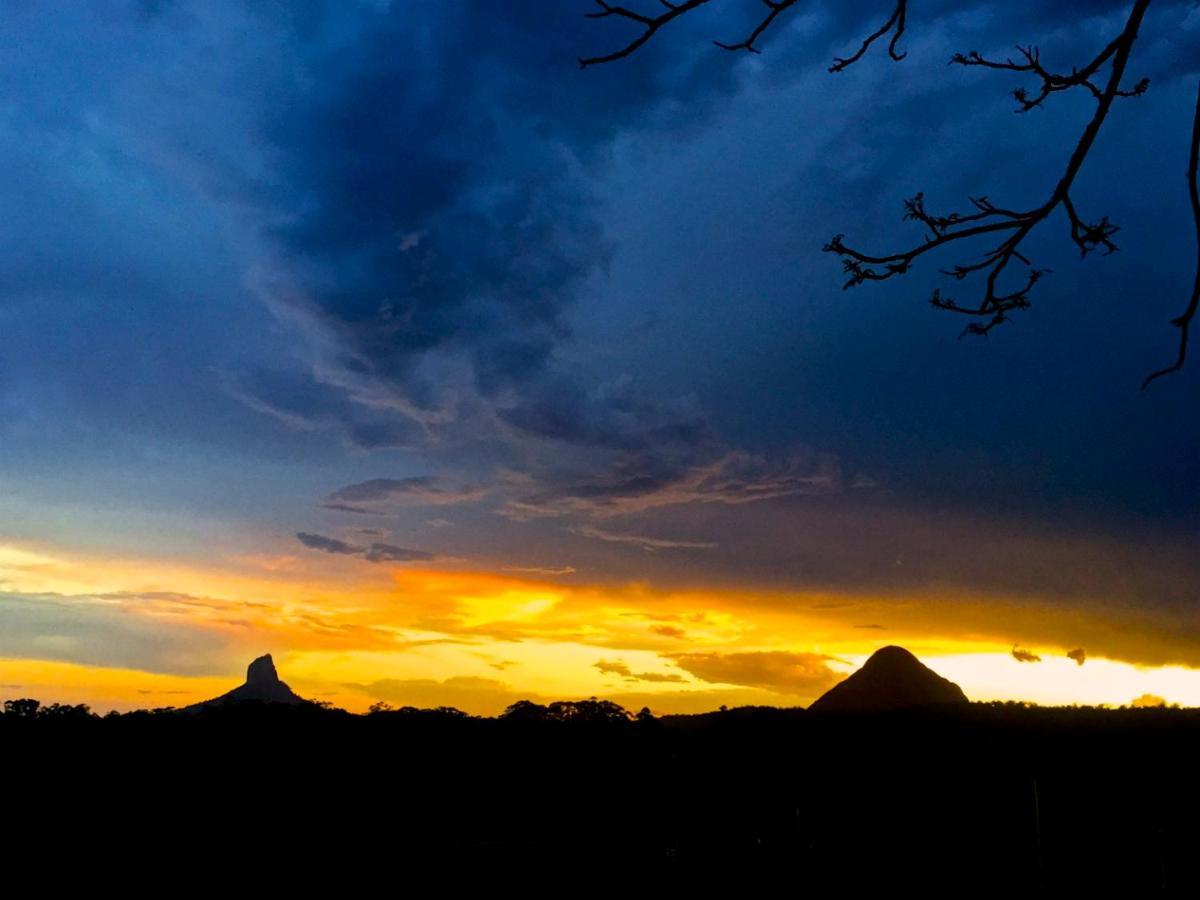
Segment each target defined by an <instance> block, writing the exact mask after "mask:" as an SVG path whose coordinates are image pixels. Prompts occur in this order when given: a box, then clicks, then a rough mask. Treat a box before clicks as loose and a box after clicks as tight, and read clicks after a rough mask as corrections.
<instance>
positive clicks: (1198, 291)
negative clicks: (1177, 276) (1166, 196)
mask: <svg viewBox="0 0 1200 900" xmlns="http://www.w3.org/2000/svg"><path fill="white" fill-rule="evenodd" d="M1198 166H1200V89H1198V90H1197V93H1196V115H1195V117H1194V118H1193V119H1192V155H1191V161H1190V162H1189V163H1188V174H1187V179H1188V192H1189V193H1190V194H1191V198H1192V218H1193V219H1194V221H1195V223H1196V282H1195V284H1194V285H1193V287H1192V299H1191V302H1189V303H1188V306H1187V309H1185V310H1184V311H1183V315H1181V316H1179V317H1178V318H1176V319H1173V320H1172V321H1171V324H1172V325H1174V326H1175V327H1176V328H1178V329H1179V355H1178V356H1177V357H1176V359H1175V362H1174V363H1173V364H1172V365H1169V366H1167V367H1166V368H1165V369H1160V370H1159V371H1157V372H1153V373H1151V374H1150V375H1149V376H1147V378H1146V380H1145V381H1143V382H1142V390H1143V391H1144V390H1145V389H1146V388H1147V387H1149V386H1150V384H1151V382H1153V381H1155V380H1156V379H1159V378H1162V377H1163V376H1164V375H1170V374H1172V373H1174V372H1178V371H1179V370H1180V369H1182V368H1183V364H1184V363H1185V362H1187V351H1188V331H1189V330H1190V329H1191V327H1192V319H1194V318H1195V317H1196V309H1197V308H1200V187H1197V185H1196V169H1197V167H1198Z"/></svg>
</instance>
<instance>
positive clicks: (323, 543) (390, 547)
mask: <svg viewBox="0 0 1200 900" xmlns="http://www.w3.org/2000/svg"><path fill="white" fill-rule="evenodd" d="M296 539H297V540H298V541H300V543H301V544H303V545H304V546H305V547H308V548H309V549H310V550H320V551H321V552H322V553H332V554H334V555H336V556H357V557H360V558H362V559H365V560H366V561H367V562H373V563H381V562H428V561H430V560H433V559H437V556H436V555H435V554H433V553H427V552H426V551H424V550H410V549H409V548H407V547H397V546H395V545H394V544H378V543H375V544H371V545H369V546H366V547H362V546H359V545H358V544H351V543H348V542H346V541H343V540H339V539H338V538H331V537H326V536H325V535H323V534H311V533H309V532H306V531H299V532H297V533H296Z"/></svg>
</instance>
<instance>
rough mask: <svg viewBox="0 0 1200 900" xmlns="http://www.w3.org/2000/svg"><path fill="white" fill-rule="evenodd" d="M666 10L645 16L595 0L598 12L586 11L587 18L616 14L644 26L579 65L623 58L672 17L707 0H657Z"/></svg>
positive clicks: (687, 11)
mask: <svg viewBox="0 0 1200 900" xmlns="http://www.w3.org/2000/svg"><path fill="white" fill-rule="evenodd" d="M659 2H660V3H662V5H663V6H665V7H666V8H667V11H666V12H664V13H661V14H659V15H657V16H646V15H643V14H641V13H639V12H634V11H633V10H630V9H627V8H626V7H624V6H613V5H611V4H609V3H607V2H606V0H596V5H597V6H599V7H600V11H599V12H594V13H586V14H585V15H586V17H587V18H589V19H606V18H608V17H609V16H617V17H619V18H622V19H629V20H630V21H632V22H638V23H639V24H641V25H642V26H643V28H644V30H643V31H642V33H641V34H640V35H638V36H637V37H636V38H634V39H633V40H632V41H630V42H629V43H628V44H626V45H625V46H624V47H622V48H621V49H620V50H616V51H614V52H612V53H608V54H606V55H604V56H593V57H589V58H586V59H580V60H579V67H580V68H581V69H586V68H587V67H588V66H594V65H598V64H600V63H607V62H613V61H614V60H618V59H623V58H624V57H626V56H629V54H631V53H633V52H634V51H635V50H637V49H638V48H639V47H640V46H642V44H644V43H646V41H648V40H650V38H652V37H654V35H655V33H656V32H657V31H658V29H660V28H662V27H663V26H664V25H666V24H668V23H669V22H671V21H672V20H674V19H677V18H679V17H680V16H682V15H683V14H684V13H689V12H691V11H692V10H693V9H695V8H696V7H698V6H703V5H704V4H705V3H707V2H708V0H683V2H681V3H670V2H668V0H659Z"/></svg>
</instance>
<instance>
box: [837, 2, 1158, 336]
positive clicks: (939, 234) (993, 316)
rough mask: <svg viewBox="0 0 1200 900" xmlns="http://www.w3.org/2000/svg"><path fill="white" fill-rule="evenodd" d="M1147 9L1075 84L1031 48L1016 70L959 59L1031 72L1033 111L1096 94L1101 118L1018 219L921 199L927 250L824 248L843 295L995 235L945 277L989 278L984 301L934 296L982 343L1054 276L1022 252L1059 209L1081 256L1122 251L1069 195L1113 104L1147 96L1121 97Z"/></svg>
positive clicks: (911, 211)
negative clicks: (1102, 78)
mask: <svg viewBox="0 0 1200 900" xmlns="http://www.w3.org/2000/svg"><path fill="white" fill-rule="evenodd" d="M1149 5H1150V0H1135V2H1134V4H1133V8H1132V9H1131V11H1130V14H1129V18H1128V20H1127V21H1126V24H1125V27H1124V28H1123V29H1122V31H1121V33H1120V35H1118V36H1117V38H1115V39H1114V40H1113V41H1112V42H1111V43H1110V44H1109V45H1108V46H1107V47H1105V49H1104V50H1103V51H1101V52H1100V54H1099V55H1097V57H1096V58H1095V59H1094V60H1092V62H1091V63H1089V64H1088V65H1087V66H1086V67H1084V68H1083V69H1082V70H1079V71H1078V72H1075V73H1073V74H1072V75H1070V76H1057V75H1053V74H1052V73H1049V72H1047V71H1046V70H1045V69H1043V68H1042V66H1041V63H1040V60H1039V58H1038V54H1037V51H1036V50H1034V49H1033V48H1030V49H1028V50H1027V51H1026V52H1025V54H1024V55H1025V59H1026V62H1025V63H1015V62H1012V61H1011V60H1009V61H1007V62H1004V63H996V62H990V61H987V60H984V59H983V57H981V56H980V55H979V54H977V53H973V54H968V55H967V56H962V55H961V54H960V55H959V56H956V57H955V59H954V61H955V62H959V63H960V64H963V65H979V66H984V67H986V68H996V69H1011V70H1014V71H1020V72H1031V73H1034V74H1037V75H1039V76H1040V77H1042V79H1043V91H1042V93H1040V94H1039V95H1038V97H1037V98H1035V99H1033V100H1029V99H1028V98H1025V101H1024V106H1025V108H1027V109H1031V108H1033V107H1034V106H1037V105H1039V104H1040V103H1041V102H1042V101H1043V100H1044V99H1045V98H1046V97H1047V96H1049V94H1050V93H1052V92H1054V91H1058V90H1066V89H1068V88H1070V87H1076V86H1084V87H1088V86H1090V87H1091V89H1092V91H1093V92H1094V94H1095V96H1097V100H1098V103H1097V108H1096V112H1095V114H1094V115H1093V116H1092V118H1091V120H1090V121H1089V122H1088V124H1087V127H1086V128H1085V129H1084V131H1083V134H1082V135H1081V136H1080V139H1079V142H1078V144H1077V145H1076V147H1075V150H1074V152H1073V153H1072V154H1071V158H1070V160H1069V161H1068V163H1067V168H1066V171H1065V172H1064V174H1063V176H1062V178H1061V179H1060V180H1059V182H1058V184H1057V185H1056V186H1055V188H1054V191H1053V192H1052V193H1051V195H1050V197H1049V198H1048V199H1047V200H1046V202H1045V203H1043V204H1042V205H1041V206H1038V207H1036V208H1034V209H1031V210H1027V211H1023V212H1017V211H1013V210H1008V209H1003V208H1000V207H997V206H994V205H993V204H992V203H991V202H990V201H989V200H988V199H987V198H986V197H981V198H978V199H973V200H972V201H971V202H972V204H973V206H974V208H975V212H974V213H971V214H969V215H960V214H957V213H952V214H950V215H947V216H933V215H930V214H929V213H928V212H927V211H926V209H925V204H924V197H923V195H921V194H918V195H917V196H916V197H914V198H912V199H911V200H909V201H907V202H906V204H905V219H911V220H914V221H917V222H920V223H921V224H923V225H924V226H926V228H927V230H928V231H927V234H926V237H925V240H924V241H923V242H922V243H921V244H918V245H917V246H915V247H912V248H911V249H908V250H904V251H901V252H899V253H892V254H887V255H881V256H875V255H871V254H867V253H863V252H862V251H860V250H857V249H854V248H852V247H849V246H847V245H846V243H845V242H844V239H843V238H844V235H837V236H836V237H834V238H833V239H832V240H831V241H830V242H829V243H828V244H826V245H825V248H824V249H825V250H826V252H829V253H836V254H837V255H838V256H841V257H842V265H843V268H844V270H845V272H846V274H847V275H849V276H850V277H849V280H848V281H847V282H846V284H845V285H844V287H845V288H851V287H855V286H857V285H860V284H863V283H865V282H867V281H885V280H887V279H889V278H892V277H894V276H896V275H903V274H905V273H906V272H908V271H909V269H910V268H911V267H912V265H913V264H914V263H915V262H916V260H917V259H918V258H919V257H921V256H923V255H924V254H926V253H929V252H930V251H933V250H938V249H941V248H942V247H945V246H947V245H948V244H954V243H957V242H959V241H963V240H970V239H973V238H977V237H983V236H986V235H996V236H998V237H1000V238H1001V241H1000V243H999V244H997V245H996V246H994V247H993V248H992V249H990V250H988V251H986V252H985V253H984V254H983V256H982V257H981V258H979V259H978V260H976V261H975V262H972V263H968V264H960V265H956V266H954V267H953V268H952V269H950V270H943V272H944V274H946V275H948V276H950V277H951V278H954V279H955V280H958V281H962V280H964V279H966V278H967V277H968V276H971V275H974V274H976V273H980V272H986V281H985V290H984V295H983V298H982V299H981V300H980V301H979V302H978V303H977V304H973V305H969V306H963V305H960V304H959V303H958V302H957V301H956V300H955V299H954V298H952V297H946V296H943V295H942V293H941V291H940V290H936V291H934V293H933V297H932V298H931V302H932V304H933V306H935V307H937V308H938V309H943V310H948V311H950V312H956V313H962V314H964V315H969V316H975V317H978V318H980V319H985V320H986V321H984V322H974V323H972V324H970V325H968V326H967V327H966V329H964V331H963V334H964V335H965V334H980V335H984V334H987V333H988V332H989V331H991V330H992V329H993V328H994V327H996V326H997V325H1000V324H1002V323H1003V322H1006V321H1008V318H1009V314H1010V313H1012V312H1013V311H1015V310H1019V309H1026V308H1028V307H1029V305H1030V301H1029V292H1030V291H1031V290H1032V289H1033V287H1034V286H1035V285H1036V284H1037V283H1038V281H1039V280H1040V279H1041V278H1042V277H1043V276H1044V275H1046V274H1048V270H1046V269H1039V268H1037V267H1035V266H1034V265H1033V264H1032V263H1031V262H1030V261H1029V259H1028V258H1026V257H1025V256H1024V255H1023V254H1022V252H1021V249H1020V248H1021V244H1022V242H1023V241H1024V240H1025V239H1026V238H1027V237H1028V236H1029V235H1030V233H1031V232H1032V231H1033V230H1034V229H1035V228H1037V226H1038V225H1040V224H1041V223H1042V222H1044V221H1045V220H1046V219H1047V218H1049V216H1050V215H1051V213H1053V212H1054V211H1055V210H1056V209H1058V207H1060V206H1062V207H1063V209H1064V210H1065V211H1066V213H1067V217H1068V220H1069V222H1070V226H1071V239H1072V240H1073V241H1074V242H1075V244H1076V246H1078V247H1079V250H1080V254H1081V255H1084V256H1086V255H1087V254H1088V253H1090V252H1091V251H1092V250H1095V249H1097V248H1103V250H1104V252H1105V253H1112V252H1114V251H1115V250H1116V249H1117V248H1116V245H1115V244H1114V243H1113V241H1112V237H1113V235H1114V234H1116V232H1117V227H1116V226H1115V225H1113V224H1111V223H1110V222H1109V221H1108V218H1107V217H1104V218H1102V219H1100V220H1099V221H1098V222H1087V221H1085V220H1084V219H1083V218H1082V217H1081V216H1080V215H1079V213H1078V212H1077V210H1076V207H1075V204H1074V202H1073V200H1072V198H1071V188H1072V185H1073V184H1074V182H1075V178H1076V176H1077V175H1078V174H1079V170H1080V169H1081V168H1082V166H1083V163H1084V160H1085V159H1087V155H1088V153H1089V152H1090V151H1091V149H1092V146H1093V144H1094V143H1095V141H1096V136H1097V135H1098V134H1099V132H1100V129H1101V127H1102V126H1103V125H1104V122H1105V120H1106V119H1107V118H1108V113H1109V111H1110V110H1111V109H1112V104H1113V102H1114V101H1115V100H1116V99H1117V98H1118V97H1124V96H1131V95H1136V94H1141V93H1142V92H1144V91H1145V86H1144V85H1145V82H1144V81H1142V82H1139V83H1138V84H1139V87H1138V88H1135V89H1134V90H1133V91H1123V90H1122V89H1121V82H1122V79H1123V78H1124V75H1125V69H1126V66H1127V64H1128V62H1129V56H1130V53H1131V52H1132V50H1133V45H1134V42H1135V41H1136V40H1137V35H1138V31H1139V29H1140V28H1141V24H1142V20H1143V18H1144V17H1145V13H1146V9H1147V7H1148V6H1149ZM1106 63H1109V64H1110V66H1111V68H1110V72H1109V76H1108V81H1107V83H1106V84H1105V86H1104V88H1103V89H1101V88H1098V87H1096V86H1095V85H1094V84H1092V82H1091V78H1092V77H1093V76H1095V75H1096V74H1098V72H1099V71H1100V70H1101V69H1102V68H1103V66H1104V65H1105V64H1106ZM1043 73H1044V74H1043ZM1018 100H1019V101H1020V100H1021V98H1020V97H1018ZM1014 262H1015V263H1016V264H1019V265H1022V266H1024V267H1025V269H1026V272H1025V276H1024V279H1023V280H1022V282H1021V283H1020V284H1018V285H1017V286H1016V287H1014V288H1013V289H1011V290H1009V291H1008V292H1007V293H1004V292H1002V289H1001V288H999V286H998V285H999V282H1000V279H1001V276H1003V275H1004V274H1005V273H1006V271H1007V270H1008V268H1009V267H1010V265H1013V264H1014Z"/></svg>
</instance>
